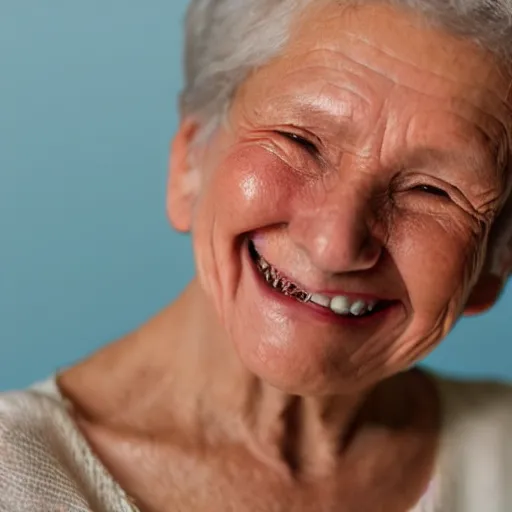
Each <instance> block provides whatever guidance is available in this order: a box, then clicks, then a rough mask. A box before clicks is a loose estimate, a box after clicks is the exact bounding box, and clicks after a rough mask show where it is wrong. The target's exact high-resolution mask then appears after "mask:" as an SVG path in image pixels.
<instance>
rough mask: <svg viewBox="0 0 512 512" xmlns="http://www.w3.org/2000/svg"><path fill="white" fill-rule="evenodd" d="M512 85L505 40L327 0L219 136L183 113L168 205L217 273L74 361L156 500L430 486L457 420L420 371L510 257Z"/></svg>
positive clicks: (399, 502) (379, 505)
mask: <svg viewBox="0 0 512 512" xmlns="http://www.w3.org/2000/svg"><path fill="white" fill-rule="evenodd" d="M509 84H510V77H508V76H507V75H506V74H505V73H504V72H502V71H501V70H500V68H499V67H498V66H497V64H496V63H495V62H494V60H493V59H492V58H491V57H490V56H489V55H488V54H486V53H485V52H484V51H483V50H481V49H479V48H477V47H476V46H475V45H473V44H471V43H469V42H467V41H461V40H458V39H456V38H454V37H452V36H450V35H448V34H445V33H443V32H441V31H438V30H434V29H432V28H428V27H427V26H425V24H423V23H422V22H421V21H420V20H418V19H417V18H415V17H414V16H412V15H410V14H406V13H401V12H396V11H393V10H392V9H390V8H387V7H383V6H363V7H358V8H350V9H342V8H340V7H339V6H336V5H333V4H331V3H329V2H317V3H313V5H312V7H309V8H308V9H307V10H306V12H305V13H303V16H302V17H301V18H300V19H299V20H298V21H297V23H296V24H295V25H294V27H293V31H292V37H291V40H290V42H289V44H288V46H287V47H286V49H285V51H284V52H283V54H282V55H281V56H279V57H277V58H275V59H274V60H273V61H272V62H270V63H268V64H267V65H266V66H264V67H263V68H261V69H258V70H255V72H254V73H252V74H251V76H250V77H249V78H248V79H247V80H246V82H245V83H244V84H243V85H242V86H241V87H240V89H239V90H238V91H237V94H236V96H235V98H234V100H233V104H232V108H231V110H230V112H229V116H228V119H227V122H226V123H224V124H223V125H222V127H221V128H220V129H219V130H218V131H217V132H216V133H215V134H214V136H213V137H212V139H211V140H210V141H208V143H207V144H206V145H205V146H200V147H197V146H195V145H193V144H192V141H193V139H194V135H195V134H196V132H197V129H198V125H197V123H196V121H195V120H193V119H184V120H183V122H182V125H181V127H180V130H179V132H178V134H177V136H176V139H175V141H174V144H173V152H172V158H171V180H170V189H169V205H170V206H169V214H170V217H171V220H172V222H173V224H174V226H175V227H176V228H177V229H178V230H181V231H191V233H192V237H193V242H194V252H195V256H196V261H197V268H198V277H197V279H195V280H194V281H193V283H191V285H190V286H189V288H188V289H187V290H186V292H185V293H184V294H183V295H182V296H181V297H180V298H179V299H178V300H177V301H176V302H175V303H173V304H172V305H171V306H169V308H167V309H166V310H164V311H163V312H162V313H161V314H160V315H159V316H158V317H157V318H155V319H154V320H152V321H151V322H149V323H148V324H147V325H145V326H143V327H141V328H140V329H139V330H137V331H136V332H135V333H133V334H131V335H129V336H126V337H125V338H124V339H122V340H120V341H118V342H117V343H114V344H112V345H110V346H109V347H107V348H106V349H105V350H103V351H101V352H100V353H98V354H96V355H95V356H93V357H92V358H91V359H89V360H88V361H85V362H84V363H82V364H80V365H78V366H77V367H75V368H73V369H71V370H69V371H68V372H65V373H64V374H63V375H62V376H61V378H60V380H59V384H60V387H61V389H62V391H63V392H64V394H65V395H66V396H67V397H68V398H69V399H70V400H71V402H72V403H73V404H74V406H75V417H76V421H77V424H78V425H79V426H80V428H81V430H82V432H83V433H84V435H85V436H86V438H87V439H88V440H89V442H90V443H91V444H92V445H93V447H94V449H95V451H96V453H97V454H98V455H99V457H100V458H101V459H102V461H103V462H104V463H105V465H106V466H107V468H108V469H109V470H110V471H111V472H112V474H113V475H114V477H115V478H116V479H117V480H118V481H119V482H120V484H121V485H122V486H123V487H124V488H125V490H126V491H127V492H128V494H130V495H131V496H133V497H134V499H135V500H136V502H137V504H138V505H139V506H140V508H141V510H145V511H146V510H147V511H158V512H163V511H170V510H186V511H206V510H208V511H209V510H236V511H237V512H244V511H260V510H261V511H269V510H276V511H288V510H294V511H299V512H300V511H313V510H314V511H323V512H331V511H339V510H344V511H345V510H346V511H352V510H353V511H356V510H357V511H366V510H371V511H372V512H374V511H378V510H382V511H386V512H395V511H396V512H405V511H406V510H409V509H410V508H411V507H412V506H413V505H414V504H415V503H416V502H417V501H418V499H419V498H420V496H421V495H422V494H423V492H424V491H425V489H426V487H427V485H428V483H429V481H430V479H431V477H432V473H433V471H434V467H435V462H436V449H437V446H438V434H439V427H440V425H442V416H441V411H440V409H439V405H438V401H437V393H436V390H435V387H434V386H433V385H432V383H431V381H430V379H429V378H428V377H427V376H425V375H424V374H422V373H421V372H418V371H416V370H411V371H408V370H407V369H408V368H409V367H410V366H411V365H413V364H414V363H415V362H416V361H418V360H419V359H420V358H421V357H423V356H424V355H425V354H426V353H427V352H429V351H430V350H431V349H432V348H433V347H434V346H435V345H436V344H437V343H439V342H440V341H441V339H442V338H443V336H444V335H445V334H446V333H447V332H448V331H449V330H450V329H451V327H452V326H453V325H454V323H455V322H456V321H457V319H458V318H459V317H460V315H461V314H462V313H463V312H464V311H465V310H466V311H480V310H483V309H485V308H487V307H490V306H491V305H492V303H493V302H494V300H495V299H496V296H497V294H498V293H499V289H500V287H501V285H502V281H503V279H504V278H505V274H508V272H509V271H510V268H509V266H507V268H504V270H503V272H504V274H503V276H501V277H502V278H503V279H501V277H500V276H498V277H496V276H495V277H494V278H493V279H492V280H491V279H490V278H489V276H488V275H487V274H486V272H482V268H483V267H484V262H485V258H486V250H487V240H488V237H489V233H490V232H491V229H492V226H493V223H494V221H495V219H496V218H497V216H498V213H499V211H500V209H501V207H502V206H503V204H504V203H505V201H506V199H507V195H508V190H507V180H508V175H507V174H506V173H507V172H508V171H506V170H505V169H504V166H503V165H501V162H500V155H503V154H504V152H505V151H507V150H508V144H509V103H508V100H509V98H508V97H507V94H508V90H509ZM248 237H251V238H252V239H254V241H255V244H256V246H257V249H258V251H259V252H260V254H262V255H263V256H264V257H265V258H266V259H267V260H268V261H270V262H271V263H272V264H273V265H275V266H276V267H278V268H279V269H280V270H282V271H283V272H285V273H286V275H287V276H289V277H290V278H291V279H293V280H294V281H296V282H297V283H300V284H301V285H302V286H304V287H305V288H306V289H308V290H310V291H325V290H329V291H340V290H342V291H343V292H346V293H353V294H370V295H372V296H377V297H379V298H383V299H388V300H392V301H393V307H392V308H390V311H389V312H388V313H387V314H386V315H381V316H380V317H379V319H378V320H372V321H363V322H359V323H357V322H350V321H349V322H334V321H332V318H330V319H326V318H325V317H320V316H319V315H315V314H313V312H312V310H311V309H310V306H308V305H301V304H298V303H296V302H293V301H291V300H289V299H286V300H280V299H278V298H277V296H276V294H275V292H273V291H270V290H269V289H268V287H266V285H263V284H262V282H261V278H260V277H259V276H258V275H257V273H256V272H255V270H254V265H253V263H252V261H251V259H250V258H249V256H248V251H247V238H248ZM507 265H508V264H507ZM489 283H491V285H490V284H489ZM475 290H477V292H476V291H475Z"/></svg>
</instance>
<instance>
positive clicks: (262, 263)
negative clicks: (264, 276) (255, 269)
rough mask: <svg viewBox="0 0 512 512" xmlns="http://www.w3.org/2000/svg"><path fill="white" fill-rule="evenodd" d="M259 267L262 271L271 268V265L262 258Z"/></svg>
mask: <svg viewBox="0 0 512 512" xmlns="http://www.w3.org/2000/svg"><path fill="white" fill-rule="evenodd" d="M258 265H259V267H260V268H261V270H267V268H268V267H270V265H269V264H268V263H267V262H266V261H265V260H264V259H263V258H260V260H259V261H258Z"/></svg>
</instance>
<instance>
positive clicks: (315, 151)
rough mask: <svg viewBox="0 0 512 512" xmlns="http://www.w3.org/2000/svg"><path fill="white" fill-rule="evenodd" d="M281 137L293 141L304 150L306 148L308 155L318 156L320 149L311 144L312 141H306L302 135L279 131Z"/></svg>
mask: <svg viewBox="0 0 512 512" xmlns="http://www.w3.org/2000/svg"><path fill="white" fill-rule="evenodd" d="M277 133H278V134H279V135H282V136H283V137H285V138H287V139H289V140H291V141H292V142H294V143H295V144H298V145H299V146H301V147H302V148H304V149H305V150H306V151H307V152H308V153H311V154H312V155H317V154H318V148H317V146H316V144H314V143H313V142H311V141H310V140H308V139H306V138H305V137H302V136H301V135H297V134H296V133H292V132H284V131H280V130H279V131H278V132H277Z"/></svg>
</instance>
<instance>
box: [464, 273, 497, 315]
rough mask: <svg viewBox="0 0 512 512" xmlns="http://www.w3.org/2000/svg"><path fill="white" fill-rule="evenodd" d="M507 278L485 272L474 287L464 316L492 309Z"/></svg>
mask: <svg viewBox="0 0 512 512" xmlns="http://www.w3.org/2000/svg"><path fill="white" fill-rule="evenodd" d="M505 282H506V278H505V277H500V276H497V275H495V274H491V273H490V272H484V273H483V274H482V275H481V276H480V278H479V279H478V282H477V283H476V285H475V286H474V287H473V290H472V291H471V295H470V296H469V300H468V302H467V303H466V307H465V308H464V316H474V315H479V314H481V313H485V312H486V311H488V310H489V309H491V308H492V307H493V306H494V304H496V302H497V301H498V299H499V298H500V295H501V292H502V291H503V288H504V286H505Z"/></svg>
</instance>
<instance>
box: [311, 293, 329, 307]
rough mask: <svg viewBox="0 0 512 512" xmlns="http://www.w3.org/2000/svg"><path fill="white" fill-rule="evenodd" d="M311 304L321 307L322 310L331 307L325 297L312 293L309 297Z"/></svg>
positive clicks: (327, 298)
mask: <svg viewBox="0 0 512 512" xmlns="http://www.w3.org/2000/svg"><path fill="white" fill-rule="evenodd" d="M310 300H311V302H314V303H315V304H318V305H319V306H323V307H324V308H328V307H330V305H331V299H330V298H329V297H326V296H325V295H321V294H320V293H314V294H313V295H311V299H310Z"/></svg>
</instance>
